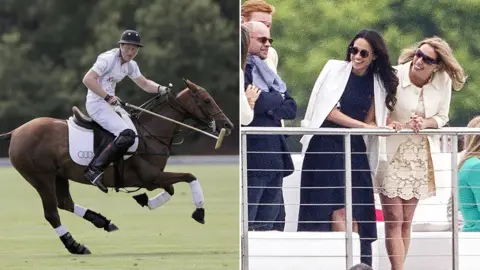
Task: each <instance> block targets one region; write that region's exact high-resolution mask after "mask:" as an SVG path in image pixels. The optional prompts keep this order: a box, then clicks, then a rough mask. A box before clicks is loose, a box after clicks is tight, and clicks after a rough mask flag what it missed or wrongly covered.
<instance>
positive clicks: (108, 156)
mask: <svg viewBox="0 0 480 270" xmlns="http://www.w3.org/2000/svg"><path fill="white" fill-rule="evenodd" d="M118 44H120V46H119V48H115V49H112V50H110V51H107V52H104V53H102V54H100V55H99V56H98V57H97V61H96V62H95V64H93V67H92V68H91V69H90V70H89V71H88V72H87V74H86V75H85V77H84V78H83V81H82V82H83V84H84V85H85V86H86V87H87V88H88V94H87V101H86V109H87V112H88V114H89V115H90V117H91V118H92V119H93V120H94V121H95V122H97V123H98V124H99V125H100V126H101V127H103V128H104V129H105V130H107V131H109V132H110V133H112V134H113V135H114V136H115V139H114V140H113V141H112V142H111V143H110V144H109V145H108V146H107V147H105V149H103V151H101V152H100V153H97V155H96V156H95V157H94V158H93V160H92V161H91V162H90V164H89V165H88V167H87V169H86V170H85V178H86V179H87V180H89V181H90V182H91V183H92V184H93V185H95V186H97V187H98V188H99V189H100V190H101V191H103V192H105V193H107V192H108V189H107V188H106V187H105V185H104V184H103V182H102V179H103V173H104V170H105V169H106V168H107V167H108V166H109V165H110V163H111V162H113V161H115V160H117V159H120V158H123V156H124V155H125V154H126V153H127V151H128V149H129V148H130V146H132V145H133V144H134V143H135V136H136V134H135V132H134V131H133V130H132V129H131V128H130V126H133V124H132V123H131V122H130V123H127V122H128V121H129V120H130V119H128V120H123V119H122V117H120V116H119V115H118V114H117V113H116V110H117V111H118V110H121V112H124V113H126V112H125V111H124V110H123V109H122V108H119V107H118V106H117V107H118V108H115V105H117V102H118V99H117V97H116V96H115V86H116V84H117V82H120V81H121V80H122V79H123V78H124V77H125V76H128V77H130V79H132V80H133V81H134V82H135V83H136V84H137V85H138V86H139V87H140V88H142V89H143V90H145V91H146V92H149V93H161V94H163V93H165V92H166V88H165V87H164V86H161V85H159V84H158V83H156V82H154V81H152V80H148V79H146V78H145V77H144V76H143V75H142V74H141V73H140V69H139V67H138V65H137V63H136V62H135V61H134V60H133V58H135V56H136V55H137V53H138V50H139V48H140V47H143V45H142V44H141V43H140V34H139V33H138V32H137V31H134V30H126V31H124V32H123V33H122V36H121V38H120V41H118Z"/></svg>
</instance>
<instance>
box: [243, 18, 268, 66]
mask: <svg viewBox="0 0 480 270" xmlns="http://www.w3.org/2000/svg"><path fill="white" fill-rule="evenodd" d="M250 23H251V22H250ZM253 24H254V27H253V30H252V31H251V33H250V45H249V46H248V53H249V54H252V55H257V56H258V57H260V58H261V59H266V58H267V55H268V49H269V48H270V46H271V45H272V44H271V39H270V30H269V29H268V28H267V26H265V25H264V24H263V23H259V22H253Z"/></svg>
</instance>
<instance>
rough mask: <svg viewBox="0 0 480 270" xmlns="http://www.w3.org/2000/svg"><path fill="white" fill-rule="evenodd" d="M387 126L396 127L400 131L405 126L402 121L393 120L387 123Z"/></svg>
mask: <svg viewBox="0 0 480 270" xmlns="http://www.w3.org/2000/svg"><path fill="white" fill-rule="evenodd" d="M387 127H390V128H391V129H395V130H396V131H399V130H401V129H402V128H403V125H402V124H401V123H400V122H397V121H392V122H390V124H388V125H387Z"/></svg>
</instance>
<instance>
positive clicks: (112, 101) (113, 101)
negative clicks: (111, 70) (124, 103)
mask: <svg viewBox="0 0 480 270" xmlns="http://www.w3.org/2000/svg"><path fill="white" fill-rule="evenodd" d="M104 100H105V101H106V102H108V104H110V105H116V104H117V102H118V100H117V97H115V96H111V95H108V94H107V95H106V96H105V98H104Z"/></svg>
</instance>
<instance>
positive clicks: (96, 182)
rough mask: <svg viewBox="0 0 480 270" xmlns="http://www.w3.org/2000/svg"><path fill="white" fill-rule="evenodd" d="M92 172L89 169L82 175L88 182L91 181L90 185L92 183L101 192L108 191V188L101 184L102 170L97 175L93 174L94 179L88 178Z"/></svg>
mask: <svg viewBox="0 0 480 270" xmlns="http://www.w3.org/2000/svg"><path fill="white" fill-rule="evenodd" d="M92 174H93V175H94V174H95V172H94V171H92V170H91V169H89V170H88V171H87V172H86V173H85V175H84V177H85V178H86V179H87V180H88V181H90V183H92V185H94V186H96V187H97V188H98V189H100V190H101V191H102V192H103V193H108V188H107V187H105V185H104V184H103V181H102V180H103V174H104V172H103V171H102V172H100V173H99V174H98V175H97V176H95V178H94V179H90V177H89V176H90V175H92Z"/></svg>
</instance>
